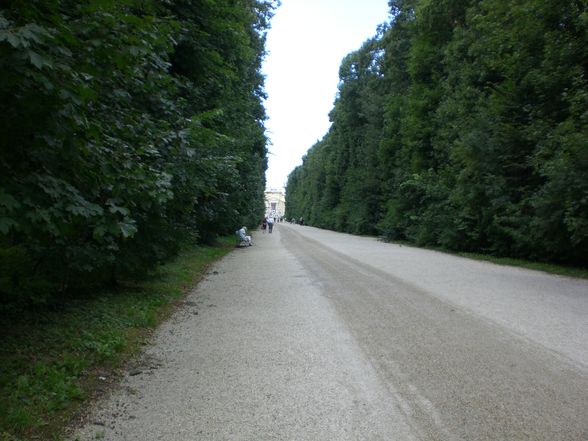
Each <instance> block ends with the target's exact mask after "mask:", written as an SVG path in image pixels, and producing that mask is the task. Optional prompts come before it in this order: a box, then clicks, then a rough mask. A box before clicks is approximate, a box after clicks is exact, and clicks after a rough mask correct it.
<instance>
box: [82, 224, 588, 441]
mask: <svg viewBox="0 0 588 441" xmlns="http://www.w3.org/2000/svg"><path fill="white" fill-rule="evenodd" d="M254 242H255V245H254V246H253V247H250V248H246V249H237V250H235V251H234V252H233V253H231V254H230V255H228V256H227V257H226V258H224V259H223V260H221V261H220V262H218V263H217V264H216V265H214V267H212V268H211V269H210V271H209V273H208V276H207V277H206V279H205V280H204V281H203V282H202V283H201V284H200V285H199V286H198V287H197V288H196V289H195V290H194V291H192V292H191V293H190V294H189V296H188V298H187V299H186V301H185V305H184V307H183V308H181V309H180V310H179V311H178V312H177V313H176V314H175V315H174V316H173V318H172V319H171V320H170V321H168V322H167V323H165V324H164V325H163V326H162V327H161V328H160V329H159V331H158V332H157V334H156V338H155V341H154V344H153V345H152V346H150V347H149V348H148V349H147V350H146V353H145V356H144V367H143V368H142V369H140V371H141V373H139V374H137V373H138V372H133V374H137V375H129V376H127V377H126V378H125V380H124V381H123V382H122V384H121V386H120V388H118V389H117V391H116V392H114V393H113V394H112V396H111V397H109V398H108V399H106V400H104V401H103V402H101V403H98V406H97V407H96V409H95V411H94V412H93V413H92V414H91V416H90V417H89V420H88V423H87V424H86V425H85V426H84V427H82V428H81V429H79V430H78V432H77V433H76V435H75V437H73V438H72V440H74V439H78V440H80V441H85V440H94V439H103V440H113V441H114V440H117V441H127V440H128V441H131V440H141V441H152V440H153V441H154V440H165V441H188V440H239V441H264V440H333V441H336V440H406V441H410V440H454V439H455V440H513V441H514V440H533V441H541V440H549V441H557V440H570V441H575V440H588V344H587V343H586V336H588V282H586V281H580V280H576V279H570V278H563V277H554V276H548V275H545V274H542V273H538V272H532V271H526V270H521V269H516V268H508V267H500V266H496V265H492V264H487V263H481V262H475V261H471V260H467V259H461V258H458V257H453V256H448V255H445V254H441V253H435V252H430V251H424V250H418V249H414V248H410V247H400V246H396V245H391V244H384V243H381V242H377V241H375V240H374V239H370V238H360V237H354V236H349V235H341V234H337V233H333V232H327V231H322V230H318V229H314V228H310V227H299V226H291V225H283V224H279V225H276V227H275V229H274V233H273V234H271V235H270V234H261V233H256V234H255V236H254Z"/></svg>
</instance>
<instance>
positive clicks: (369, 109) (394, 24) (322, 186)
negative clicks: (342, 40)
mask: <svg viewBox="0 0 588 441" xmlns="http://www.w3.org/2000/svg"><path fill="white" fill-rule="evenodd" d="M389 3H390V7H391V13H392V20H391V23H390V25H389V26H387V27H386V26H385V27H382V28H381V29H380V31H379V33H378V35H377V36H376V37H375V38H374V39H372V40H370V41H368V42H366V43H365V44H364V46H363V47H362V48H361V49H360V50H359V51H357V52H354V53H352V54H350V55H349V56H348V57H346V59H345V60H343V63H342V65H341V72H340V78H341V83H340V92H339V96H338V99H337V101H336V102H335V107H334V109H333V110H332V112H331V119H332V121H333V125H332V126H331V129H330V130H329V132H328V134H327V135H326V136H325V138H324V139H323V140H322V141H321V142H319V143H317V144H316V145H315V146H313V147H312V149H311V150H310V151H309V153H308V155H307V157H306V158H305V160H304V162H303V165H302V166H301V167H299V168H298V169H296V170H294V172H293V173H292V174H291V175H290V177H289V180H288V186H287V195H288V200H287V210H288V216H289V217H300V216H303V217H305V219H307V220H308V221H309V222H310V223H312V224H315V225H317V226H321V227H326V228H333V229H337V230H341V231H348V232H354V233H370V234H373V233H374V232H378V233H379V234H381V235H383V236H385V237H387V238H389V239H396V240H406V241H410V242H412V243H417V244H419V245H425V246H442V247H445V248H448V249H452V250H462V251H470V252H473V251H475V252H485V253H490V254H494V255H498V256H509V257H519V258H527V259H536V260H541V261H554V262H561V263H567V264H572V265H579V266H586V265H587V264H588V260H587V259H588V258H587V256H588V223H587V222H588V221H587V220H588V169H587V164H588V159H587V158H588V157H587V154H588V149H587V148H586V139H587V134H588V133H587V126H586V108H588V101H587V97H588V82H587V80H586V59H587V56H588V52H587V49H586V48H588V32H587V31H588V28H587V24H588V21H587V17H588V10H587V7H586V5H585V3H582V2H575V1H571V0H570V1H563V2H562V1H555V0H541V1H534V0H525V1H517V2H514V1H507V2H504V1H501V0H479V1H473V0H441V1H430V0H402V1H400V0H398V1H392V2H389ZM374 226H375V228H374Z"/></svg>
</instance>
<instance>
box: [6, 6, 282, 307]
mask: <svg viewBox="0 0 588 441" xmlns="http://www.w3.org/2000/svg"><path fill="white" fill-rule="evenodd" d="M274 3H275V2H274V1H272V0H217V1H214V2H211V1H208V0H195V1H193V0H191V1H188V0H166V1H163V0H120V1H118V0H117V1H112V0H84V1H77V0H76V1H73V0H35V1H30V2H23V1H19V0H7V1H4V2H2V6H1V9H0V78H1V81H0V113H1V114H2V118H1V119H0V299H1V300H2V304H3V305H4V308H8V307H10V308H14V307H15V306H18V305H26V304H30V303H38V302H45V301H47V300H48V299H49V298H50V297H51V296H52V295H54V294H55V293H58V292H65V291H67V290H70V291H71V289H72V288H83V287H85V286H88V285H89V284H101V283H105V282H108V281H111V280H116V279H117V278H118V277H120V276H121V275H129V274H140V273H141V272H144V271H145V270H146V269H148V268H150V267H152V266H153V265H154V264H156V263H158V262H161V261H163V260H165V259H167V258H169V257H170V256H172V255H173V254H174V253H175V252H176V251H177V249H178V246H179V244H180V243H181V242H182V241H184V240H185V239H186V238H193V239H195V240H201V241H202V240H204V241H205V240H210V239H211V238H213V237H214V236H215V235H217V234H224V233H227V232H229V231H233V230H234V229H235V227H236V226H239V225H242V224H244V223H245V224H247V223H252V222H253V221H254V220H256V219H258V218H259V217H260V216H261V215H262V214H263V207H264V205H263V190H264V187H265V178H264V171H265V169H266V166H267V165H266V161H267V159H266V138H265V135H264V127H263V122H264V119H265V114H264V109H263V107H262V99H263V97H264V91H263V78H262V76H261V74H260V65H261V61H262V58H263V56H264V43H265V32H266V30H267V28H268V26H269V19H270V16H271V14H272V11H273V9H274V7H275V5H274Z"/></svg>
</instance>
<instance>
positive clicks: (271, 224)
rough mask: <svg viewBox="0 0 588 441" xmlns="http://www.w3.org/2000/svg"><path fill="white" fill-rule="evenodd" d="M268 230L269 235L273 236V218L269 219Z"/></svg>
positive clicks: (269, 217)
mask: <svg viewBox="0 0 588 441" xmlns="http://www.w3.org/2000/svg"><path fill="white" fill-rule="evenodd" d="M267 229H268V233H270V234H271V232H272V230H273V229H274V218H273V217H271V216H268V217H267Z"/></svg>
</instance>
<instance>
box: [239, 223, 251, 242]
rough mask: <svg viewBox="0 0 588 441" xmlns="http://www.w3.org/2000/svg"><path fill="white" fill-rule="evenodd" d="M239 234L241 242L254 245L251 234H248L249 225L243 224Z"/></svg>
mask: <svg viewBox="0 0 588 441" xmlns="http://www.w3.org/2000/svg"><path fill="white" fill-rule="evenodd" d="M237 235H238V237H239V239H240V240H241V243H244V244H245V245H247V246H251V245H253V241H252V240H251V236H248V235H247V227H245V226H243V227H241V229H240V230H238V231H237Z"/></svg>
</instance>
